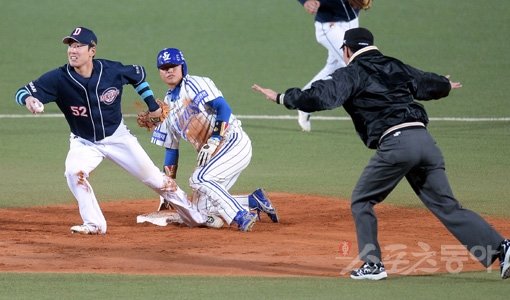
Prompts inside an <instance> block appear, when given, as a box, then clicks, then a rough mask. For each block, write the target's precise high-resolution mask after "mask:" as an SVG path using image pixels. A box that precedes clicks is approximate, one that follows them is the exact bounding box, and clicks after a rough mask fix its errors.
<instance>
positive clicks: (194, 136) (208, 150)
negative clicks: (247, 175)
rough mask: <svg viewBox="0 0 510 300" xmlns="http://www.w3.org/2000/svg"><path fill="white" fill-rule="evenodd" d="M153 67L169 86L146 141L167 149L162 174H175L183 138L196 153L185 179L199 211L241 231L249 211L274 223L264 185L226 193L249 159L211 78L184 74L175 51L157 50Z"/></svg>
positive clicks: (249, 220)
mask: <svg viewBox="0 0 510 300" xmlns="http://www.w3.org/2000/svg"><path fill="white" fill-rule="evenodd" d="M157 68H158V69H159V75H160V77H161V80H162V81H163V82H164V83H165V84H167V85H168V87H169V89H168V92H167V94H166V96H165V102H167V103H168V105H169V106H170V113H169V115H168V117H167V118H166V119H165V121H164V122H163V123H162V124H161V125H159V126H158V127H156V128H155V130H154V132H153V135H152V139H151V142H152V143H154V144H157V145H160V146H163V147H165V148H166V151H165V162H164V165H165V170H166V171H167V174H169V175H170V177H172V178H175V177H176V174H177V166H178V158H179V144H180V141H181V140H182V139H183V140H185V141H188V142H189V143H191V145H192V146H193V147H194V148H195V150H196V151H197V152H198V157H197V168H196V169H195V171H194V172H193V174H192V176H191V178H190V179H189V183H190V186H191V188H192V190H193V195H192V202H193V203H194V205H196V207H197V210H198V211H201V212H202V213H204V212H207V213H204V214H206V215H217V216H221V217H222V218H223V219H224V220H225V221H226V222H227V223H228V224H231V223H233V222H235V223H237V225H238V227H239V230H241V231H249V230H251V227H252V226H253V224H254V223H255V221H256V218H257V214H255V213H254V212H257V213H258V214H260V212H264V213H266V214H267V215H268V216H269V217H270V218H271V220H272V221H273V222H275V223H277V222H278V221H279V220H278V215H277V212H276V209H275V208H274V207H273V206H272V203H271V201H270V200H269V198H268V197H267V195H266V193H265V192H264V190H263V189H257V190H256V191H255V192H253V193H252V194H250V195H248V196H237V197H236V196H232V195H230V193H229V192H228V190H229V189H230V188H231V187H232V186H233V185H234V183H235V182H236V180H237V178H238V177H239V175H240V174H241V172H242V171H243V170H244V169H245V168H246V167H247V166H248V164H249V163H250V159H251V156H252V146H251V141H250V138H249V137H248V135H247V134H246V133H245V132H244V130H243V129H242V127H241V122H240V121H239V120H238V119H237V118H236V117H235V115H234V114H232V111H231V109H230V106H229V105H228V103H227V101H226V100H225V98H223V95H222V93H221V91H220V90H218V88H217V87H216V85H215V84H214V82H213V81H212V80H211V79H209V78H207V77H200V76H191V75H189V74H188V67H187V64H186V60H185V59H184V56H183V54H182V52H181V51H180V50H179V49H176V48H165V49H163V50H161V51H160V52H159V53H158V56H157ZM162 204H163V205H162V206H163V207H164V206H165V205H164V203H162ZM259 218H260V215H259Z"/></svg>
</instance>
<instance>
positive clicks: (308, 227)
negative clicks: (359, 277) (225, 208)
mask: <svg viewBox="0 0 510 300" xmlns="http://www.w3.org/2000/svg"><path fill="white" fill-rule="evenodd" d="M269 195H270V196H271V198H272V199H273V202H274V204H275V206H276V207H277V208H278V210H279V213H280V217H281V220H282V222H281V223H280V224H273V223H271V222H270V220H269V218H268V217H267V216H266V215H264V216H262V220H261V221H260V222H257V223H256V224H255V226H254V228H253V231H252V232H249V233H243V232H239V231H237V230H236V228H235V226H232V227H231V228H228V227H225V228H222V229H220V230H215V229H207V228H187V227H179V226H173V225H170V226H167V227H158V226H155V225H152V224H148V223H144V224H137V223H136V216H137V215H139V214H143V213H148V212H151V211H154V209H155V207H156V206H157V203H158V201H157V200H142V201H129V202H127V201H125V202H109V203H102V208H103V211H104V214H105V216H106V219H107V221H108V226H109V227H108V233H107V234H106V235H99V236H82V235H77V234H71V233H70V231H69V228H70V226H71V225H76V224H79V223H81V221H80V217H79V214H78V209H77V205H59V206H49V207H37V208H23V209H1V210H0V271H1V272H65V273H117V274H165V275H253V276H328V277H338V276H344V277H345V276H347V275H348V273H347V271H348V270H350V269H351V268H352V267H354V266H357V265H358V261H356V260H355V257H356V253H357V250H356V248H357V247H356V238H355V234H354V225H353V221H352V217H351V214H350V209H349V202H348V201H345V200H341V199H335V198H327V197H313V196H303V195H293V194H283V193H269ZM301 199H306V205H305V204H304V203H303V202H302V201H303V200H301ZM417 201H418V200H417ZM377 214H378V217H379V225H380V226H379V228H380V230H379V237H380V242H381V246H382V247H383V252H384V254H383V256H384V258H383V259H384V261H385V263H386V267H387V269H388V271H389V273H390V275H392V274H393V275H395V274H432V273H444V272H458V271H472V270H484V268H483V267H482V266H481V265H480V264H478V263H477V262H475V261H474V260H473V258H471V257H470V256H469V254H468V252H467V251H466V250H463V249H462V248H459V247H458V242H457V241H456V240H455V239H454V238H453V237H452V236H451V235H450V234H449V233H448V232H447V231H446V230H445V229H444V228H443V226H442V225H441V224H440V223H439V222H438V221H437V220H436V219H435V218H434V217H433V216H432V215H431V214H430V213H429V212H428V211H426V210H421V209H420V210H418V209H407V208H398V207H394V206H391V205H385V204H382V205H379V206H378V207H377ZM488 220H489V221H490V223H491V224H493V225H494V227H495V228H497V229H498V230H501V231H502V233H503V234H505V235H507V236H508V235H510V231H509V230H508V226H507V225H508V220H504V219H497V218H488ZM491 269H492V271H497V270H498V267H497V265H496V264H495V265H493V266H492V267H491Z"/></svg>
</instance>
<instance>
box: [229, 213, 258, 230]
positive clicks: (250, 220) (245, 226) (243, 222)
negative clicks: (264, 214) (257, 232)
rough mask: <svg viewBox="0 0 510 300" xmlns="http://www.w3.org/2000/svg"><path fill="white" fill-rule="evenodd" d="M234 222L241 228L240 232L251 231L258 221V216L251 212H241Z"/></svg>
mask: <svg viewBox="0 0 510 300" xmlns="http://www.w3.org/2000/svg"><path fill="white" fill-rule="evenodd" d="M234 221H235V222H236V223H237V225H238V226H239V230H240V231H244V232H246V231H251V228H252V227H253V225H254V224H255V222H256V221H257V215H256V214H255V213H252V212H249V211H245V210H241V211H239V212H238V213H237V215H236V217H235V218H234Z"/></svg>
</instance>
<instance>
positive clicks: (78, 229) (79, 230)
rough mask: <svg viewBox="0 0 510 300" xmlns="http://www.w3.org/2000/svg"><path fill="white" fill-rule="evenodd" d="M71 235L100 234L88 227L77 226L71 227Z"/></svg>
mask: <svg viewBox="0 0 510 300" xmlns="http://www.w3.org/2000/svg"><path fill="white" fill-rule="evenodd" d="M71 233H79V234H98V230H92V229H90V228H89V227H88V226H86V225H75V226H73V227H71Z"/></svg>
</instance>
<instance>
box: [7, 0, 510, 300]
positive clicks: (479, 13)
mask: <svg viewBox="0 0 510 300" xmlns="http://www.w3.org/2000/svg"><path fill="white" fill-rule="evenodd" d="M0 4H1V7H2V10H1V12H0V14H1V16H2V17H1V18H0V44H1V47H0V49H1V51H0V65H1V66H2V68H1V71H0V72H1V74H2V80H0V115H3V114H28V113H27V112H26V110H25V109H24V108H22V107H18V106H17V105H15V103H14V99H13V97H14V93H15V91H16V90H17V89H18V88H19V87H21V86H22V85H24V84H26V83H27V82H29V81H30V80H33V79H35V78H37V77H38V76H39V75H41V74H42V73H43V72H45V71H47V70H50V69H51V68H54V67H58V66H60V65H63V64H64V63H65V62H66V58H65V57H66V56H65V53H66V49H65V46H64V45H63V44H61V39H62V37H63V36H65V35H67V34H69V33H70V31H71V30H72V29H73V28H74V27H75V26H78V25H82V26H87V27H90V28H91V29H93V30H94V31H95V32H96V34H97V35H98V38H99V47H98V55H97V56H98V57H100V58H108V59H113V60H119V61H122V62H124V63H126V64H131V63H136V64H141V65H144V66H145V67H146V69H147V73H148V80H149V82H150V84H151V86H152V87H153V89H154V91H155V93H156V94H158V95H160V96H162V95H163V94H164V92H165V87H164V86H163V84H162V83H161V82H160V81H159V78H158V74H157V72H156V69H155V66H154V64H155V56H156V54H157V52H158V51H159V50H160V49H161V48H163V47H178V48H181V49H182V50H183V51H184V53H185V56H186V58H187V60H188V67H189V70H190V72H191V73H192V74H197V75H204V76H210V77H211V78H212V79H213V80H214V81H215V83H216V84H217V86H218V87H219V88H220V89H221V90H222V92H223V94H224V96H225V98H226V99H227V100H228V101H229V103H230V104H231V106H232V108H233V110H234V112H235V113H236V114H238V115H254V114H264V115H281V114H285V115H295V112H291V111H287V110H285V109H284V108H282V107H276V106H275V105H273V104H271V103H269V102H267V101H266V100H265V99H263V98H262V97H261V96H260V95H257V94H255V93H253V92H252V91H251V90H250V86H251V85H252V83H259V84H261V85H265V86H268V87H272V88H274V89H276V90H281V91H283V90H284V89H286V88H288V87H293V86H298V87H299V86H303V85H304V84H305V83H306V82H308V80H309V79H310V78H311V77H312V76H313V75H314V74H315V73H316V72H317V71H318V70H319V69H320V68H321V67H322V65H323V63H324V60H325V55H326V53H325V50H324V49H323V48H322V47H321V46H319V45H318V44H317V43H316V42H315V37H314V30H313V25H312V17H311V16H309V15H307V14H306V13H305V12H304V11H303V9H302V8H301V7H300V5H299V4H298V3H297V1H294V0H287V1H274V0H257V1H255V0H244V1H238V0H221V1H210V0H190V1H157V0H147V1H141V0H125V1H113V0H112V1H100V0H91V1H87V2H83V1H77V0H52V1H49V0H38V1H36V0H20V1H8V0H0ZM491 5H492V6H491V7H495V9H491V10H487V9H485V7H483V6H482V4H481V3H480V2H479V1H474V0H468V1H461V0H450V1H441V0H429V1H419V0H408V1H396V0H386V1H376V2H375V3H374V7H373V8H372V9H371V10H369V11H367V12H363V13H362V16H361V21H360V23H361V25H362V26H365V27H368V28H370V29H371V30H372V32H373V33H374V34H375V40H376V44H377V45H378V46H379V48H380V49H381V50H382V51H383V52H384V53H386V54H388V55H391V56H395V57H398V58H400V59H402V60H403V61H405V62H407V63H409V64H412V65H414V66H416V67H419V68H422V69H425V70H427V71H433V72H436V73H439V74H451V75H452V78H453V79H454V80H459V81H461V82H462V83H463V85H464V87H463V88H462V89H460V90H456V91H453V92H452V94H451V96H450V97H448V98H447V99H444V100H441V101H438V102H429V103H425V106H426V108H427V110H428V112H429V114H430V117H509V116H510V110H509V109H508V104H507V103H508V100H507V99H508V88H507V86H508V85H507V82H506V81H507V79H508V78H510V61H509V60H508V59H507V56H508V55H507V54H508V53H509V52H510V43H508V42H506V41H505V39H504V34H505V32H508V29H510V28H509V27H510V25H509V24H510V15H509V14H508V13H507V12H508V11H509V9H510V2H508V1H504V0H495V1H492V2H491ZM124 95H125V97H124V104H123V109H124V112H125V113H130V114H133V113H136V112H137V108H136V106H135V104H134V103H135V101H137V100H136V99H137V96H136V94H135V93H134V92H133V91H132V89H130V88H126V91H125V94H124ZM46 111H47V113H56V112H58V109H57V108H56V106H55V105H51V104H50V105H47V106H46ZM316 115H326V116H345V112H343V111H342V110H341V109H339V110H334V111H328V112H321V113H317V114H316ZM126 122H127V123H128V125H129V127H130V128H131V129H132V130H133V132H134V133H135V134H136V135H137V136H138V137H139V140H140V142H141V143H142V145H143V146H144V148H145V149H146V150H147V152H148V153H149V155H150V156H151V157H152V158H153V160H154V161H155V162H156V164H157V165H161V163H162V160H163V152H162V151H161V148H159V147H156V146H154V145H150V144H149V141H148V139H149V135H148V133H147V132H145V131H143V130H141V129H139V128H137V127H136V125H135V121H134V119H133V118H127V119H126ZM243 126H244V128H245V130H246V131H247V132H248V134H249V135H250V137H251V139H252V141H253V146H254V152H253V159H252V163H251V165H250V166H249V168H248V169H247V170H246V171H245V172H244V173H243V175H242V176H241V177H240V178H239V180H238V182H237V184H236V185H235V186H234V188H233V190H232V191H233V192H234V193H236V192H247V191H251V190H252V189H253V188H255V187H257V186H264V187H265V188H267V190H269V191H280V192H295V193H308V194H320V195H328V196H335V197H344V198H349V197H350V193H351V190H352V188H353V186H354V184H355V182H356V180H357V179H358V176H359V174H360V173H361V170H362V168H363V167H364V165H365V163H366V162H367V161H368V159H369V157H370V156H371V155H372V153H373V152H372V151H370V150H368V149H366V148H364V146H363V145H362V143H361V141H360V140H359V138H358V137H357V136H356V134H355V133H354V131H353V128H352V125H351V123H350V122H348V121H334V122H331V121H314V122H313V132H312V133H311V134H303V133H300V132H299V131H298V130H297V129H298V127H297V124H296V122H295V121H294V120H272V121H266V120H264V121H260V120H243ZM68 131H69V130H68V127H67V124H66V122H65V120H64V119H63V118H28V119H11V118H1V117H0V138H1V142H0V154H1V155H0V207H18V206H20V207H27V206H33V205H49V204H54V203H74V202H75V200H74V199H73V197H72V195H71V193H70V192H69V191H68V189H67V186H66V184H65V179H64V176H63V172H64V160H65V156H66V153H67V149H68V135H69V132H68ZM430 131H431V132H432V134H433V135H434V136H435V138H436V140H437V142H438V144H439V145H440V147H441V149H442V150H443V154H444V156H445V159H446V167H447V172H448V175H449V179H450V182H451V185H452V187H453V190H454V192H455V194H456V196H457V197H458V198H459V200H460V201H461V202H462V204H463V205H464V206H466V207H468V208H471V209H473V210H475V211H477V212H480V213H483V214H487V215H496V216H504V217H508V216H510V213H509V212H508V210H505V208H506V207H507V202H508V194H509V191H510V189H509V188H508V178H510V161H509V160H508V156H509V153H510V152H509V149H510V122H465V123H459V122H446V121H432V123H431V125H430ZM182 150H183V153H182V155H181V163H180V167H179V177H178V182H179V184H180V185H181V186H183V187H186V186H187V179H188V176H189V174H190V173H191V171H192V169H193V166H194V159H195V154H194V153H192V151H191V148H190V147H187V145H186V146H184V148H183V149H182ZM91 182H92V185H93V186H94V190H95V191H96V194H97V195H98V198H99V199H100V201H116V200H119V199H139V198H143V199H146V198H155V199H156V196H155V195H154V193H153V192H152V191H150V190H149V189H147V188H146V187H144V186H143V185H142V184H141V183H139V182H137V181H136V180H134V179H133V178H131V177H130V176H129V175H128V174H126V173H125V172H124V171H122V170H120V169H119V168H118V167H116V166H115V165H113V164H112V163H111V162H108V161H105V162H104V163H103V164H101V165H100V166H99V167H98V168H97V169H96V171H95V172H94V173H93V174H92V178H91ZM386 202H387V203H391V204H396V205H402V206H411V207H422V204H421V203H420V201H419V200H418V199H417V197H416V196H415V195H414V194H413V192H412V191H411V189H410V188H409V186H408V185H407V183H406V182H402V184H400V185H399V186H398V187H397V189H396V190H395V191H394V192H393V193H392V194H391V195H390V197H388V199H387V200H386ZM296 204H299V205H302V204H303V203H302V202H300V201H299V199H296ZM303 209H306V207H304V208H303ZM0 218H1V216H0ZM0 230H1V228H0ZM0 272H1V266H0ZM0 291H1V292H0V298H2V299H13V298H14V299H16V298H17V299H29V298H36V299H50V298H51V299H54V298H60V299H69V298H75V299H84V298H87V299H90V298H102V299H110V298H127V299H159V298H179V299H199V298H211V299H219V298H226V297H237V298H243V299H251V298H257V299H258V298H280V299H287V298H292V299H310V298H317V299H338V298H348V299H366V298H368V297H373V295H374V293H375V294H377V295H378V298H381V299H410V298H413V299H435V298H437V299H444V298H449V299H481V298H482V297H490V298H491V299H504V298H507V295H508V292H509V288H508V284H507V282H501V281H500V280H499V278H498V276H497V272H493V273H490V274H487V273H486V272H477V273H464V274H459V275H453V274H452V275H438V276H420V277H395V276H392V277H391V278H390V280H387V281H385V282H380V283H379V282H378V283H373V282H368V283H367V282H353V281H351V280H348V279H344V278H252V277H220V278H213V277H168V276H127V275H94V274H90V275H88V274H66V275H64V274H12V273H0Z"/></svg>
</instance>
